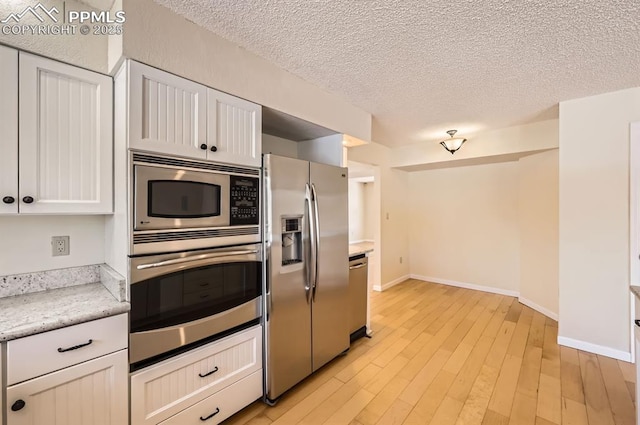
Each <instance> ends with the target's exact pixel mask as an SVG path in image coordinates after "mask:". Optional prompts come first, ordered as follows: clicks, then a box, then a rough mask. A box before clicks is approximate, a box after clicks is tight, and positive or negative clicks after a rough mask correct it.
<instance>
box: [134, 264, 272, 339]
mask: <svg viewBox="0 0 640 425" xmlns="http://www.w3.org/2000/svg"><path fill="white" fill-rule="evenodd" d="M261 293H262V290H261V263H260V262H258V261H248V262H239V263H225V264H217V265H211V266H206V267H200V268H197V269H189V270H185V271H179V272H175V273H171V274H168V275H164V276H159V277H155V278H152V279H148V280H145V281H142V282H138V283H135V284H133V285H131V332H141V331H147V330H153V329H159V328H164V327H167V326H174V325H180V324H182V323H186V322H190V321H192V320H198V319H202V318H204V317H207V316H211V315H214V314H217V313H221V312H223V311H225V310H228V309H230V308H233V307H237V306H239V305H241V304H244V303H246V302H248V301H251V300H253V299H255V298H256V297H258V296H260V295H261Z"/></svg>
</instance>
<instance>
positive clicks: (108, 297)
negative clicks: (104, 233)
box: [0, 264, 131, 342]
mask: <svg viewBox="0 0 640 425" xmlns="http://www.w3.org/2000/svg"><path fill="white" fill-rule="evenodd" d="M126 286H127V285H126V279H125V278H124V277H122V276H121V275H120V274H118V273H117V272H116V271H115V270H113V269H112V268H111V267H109V266H108V265H106V264H94V265H88V266H80V267H70V268H66V269H56V270H44V271H41V272H32V273H22V274H16V275H7V276H0V311H1V312H2V314H0V342H3V341H9V340H11V339H16V338H21V337H25V336H29V335H34V334H37V333H41V332H46V331H51V330H54V329H58V328H63V327H65V326H70V325H76V324H78V323H82V322H88V321H90V320H95V319H101V318H103V317H108V316H114V315H116V314H120V313H125V312H127V311H129V310H130V308H131V306H130V304H129V303H128V302H127V290H126V289H127V287H126Z"/></svg>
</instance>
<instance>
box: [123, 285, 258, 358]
mask: <svg viewBox="0 0 640 425" xmlns="http://www.w3.org/2000/svg"><path fill="white" fill-rule="evenodd" d="M261 315H262V296H260V297H258V298H256V299H254V300H251V301H249V302H246V303H244V304H241V305H239V306H237V307H234V308H232V309H230V310H226V311H224V312H222V313H219V314H215V315H213V316H209V317H205V318H204V319H199V320H194V321H193V322H189V323H183V324H181V325H177V326H171V327H167V328H162V329H155V330H152V331H144V332H134V333H131V334H130V336H129V362H130V363H136V362H139V361H141V360H145V359H148V358H151V357H153V356H157V355H159V354H163V353H166V352H167V351H170V350H173V349H176V348H180V347H182V346H183V345H186V344H190V343H192V342H196V341H199V340H201V339H204V338H207V337H209V336H212V335H215V334H217V333H220V332H224V331H226V330H229V329H232V328H234V327H236V326H240V325H242V324H244V323H247V322H249V321H251V320H254V319H257V318H259V317H260V316H261Z"/></svg>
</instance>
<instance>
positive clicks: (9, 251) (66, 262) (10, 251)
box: [0, 215, 104, 276]
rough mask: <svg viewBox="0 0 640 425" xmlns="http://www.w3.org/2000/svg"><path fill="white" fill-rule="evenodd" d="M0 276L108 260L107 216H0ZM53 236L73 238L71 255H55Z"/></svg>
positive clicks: (71, 240) (70, 244)
mask: <svg viewBox="0 0 640 425" xmlns="http://www.w3.org/2000/svg"><path fill="white" fill-rule="evenodd" d="M0 235H2V249H0V276H3V275H10V274H19V273H28V272H36V271H42V270H52V269H60V268H66V267H77V266H85V265H90V264H99V263H103V262H104V217H103V216H101V215H97V216H28V215H23V216H2V217H0ZM51 236H69V237H70V243H69V246H70V255H68V256H61V257H52V256H51Z"/></svg>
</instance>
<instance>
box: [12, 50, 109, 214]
mask: <svg viewBox="0 0 640 425" xmlns="http://www.w3.org/2000/svg"><path fill="white" fill-rule="evenodd" d="M19 90H20V101H19V103H20V106H19V112H20V117H19V122H20V124H19V127H20V144H19V164H20V169H19V181H20V190H19V191H20V194H19V196H20V204H19V205H20V206H19V209H20V212H21V213H37V214H41V213H59V214H65V213H68V214H85V213H88V214H92V213H93V214H102V213H110V212H112V208H113V199H112V198H113V195H112V190H113V160H112V156H113V80H112V79H111V77H108V76H105V75H102V74H98V73H95V72H91V71H87V70H84V69H81V68H77V67H74V66H71V65H66V64H63V63H60V62H56V61H52V60H49V59H44V58H41V57H38V56H34V55H30V54H27V53H23V52H20V82H19Z"/></svg>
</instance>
